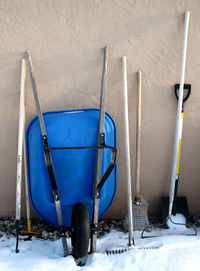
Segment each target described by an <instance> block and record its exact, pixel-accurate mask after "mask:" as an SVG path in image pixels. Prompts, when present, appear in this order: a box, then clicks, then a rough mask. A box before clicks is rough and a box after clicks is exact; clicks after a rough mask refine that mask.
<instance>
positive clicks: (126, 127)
mask: <svg viewBox="0 0 200 271" xmlns="http://www.w3.org/2000/svg"><path fill="white" fill-rule="evenodd" d="M122 68H123V98H124V99H123V101H124V144H125V159H126V161H125V162H126V189H127V206H128V225H129V226H128V227H129V245H130V246H131V245H132V244H134V239H133V208H132V194H131V190H132V189H131V164H130V144H129V120H128V89H127V68H126V56H123V57H122Z"/></svg>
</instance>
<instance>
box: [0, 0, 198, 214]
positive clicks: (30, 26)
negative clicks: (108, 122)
mask: <svg viewBox="0 0 200 271" xmlns="http://www.w3.org/2000/svg"><path fill="white" fill-rule="evenodd" d="M186 10H190V11H191V21H190V30H189V43H188V54H187V67H186V77H185V82H187V83H190V84H192V95H191V98H190V99H189V100H188V102H187V104H186V106H185V118H184V127H183V148H182V156H181V176H180V187H179V194H180V195H187V199H188V203H189V207H190V210H191V213H192V214H194V213H197V212H200V203H199V193H200V157H199V156H200V93H199V90H200V82H199V74H200V49H199V48H200V23H199V18H200V1H199V0H190V1H187V0H176V1H174V0H169V1H165V0H143V1H140V0H131V1H130V0H123V1H122V0H102V1H101V0H87V1H86V0H82V1H81V0H67V1H64V0H56V1H53V0H52V1H50V0H34V1H26V0H16V1H11V0H0V97H1V98H0V127H1V129H0V172H1V174H0V216H4V215H14V213H15V189H16V185H15V183H16V153H17V134H18V112H19V86H20V66H21V59H22V57H23V56H24V51H26V50H27V49H30V50H31V52H32V58H33V64H34V68H35V76H36V80H37V84H38V91H39V96H40V101H41V105H42V109H43V111H50V110H62V109H74V108H88V107H99V96H100V84H101V72H102V62H103V51H102V48H103V47H104V46H105V45H108V46H109V47H110V56H109V63H108V89H107V96H106V110H107V112H109V113H110V114H111V115H112V116H113V118H114V119H115V122H116V125H117V144H118V157H117V173H118V189H117V194H116V198H115V201H114V203H113V205H112V207H111V208H110V210H109V212H108V213H107V217H108V216H109V217H123V216H124V215H125V213H126V187H125V156H124V134H123V127H124V126H123V103H122V97H123V96H122V66H121V57H122V56H123V55H126V56H127V59H128V90H129V114H130V115H129V116H130V140H131V142H130V143H131V164H132V182H133V193H134V182H135V139H136V107H137V76H136V75H137V71H138V70H139V69H141V70H142V71H143V93H142V157H141V189H142V194H143V196H144V198H145V199H146V200H147V202H148V203H149V213H150V214H159V213H160V210H161V196H162V195H167V194H168V191H169V183H170V172H171V164H172V152H173V141H174V132H175V121H176V110H177V102H176V99H175V96H174V93H173V86H174V84H175V83H178V82H179V80H180V70H181V56H182V41H183V30H184V12H185V11H186ZM35 115H36V110H35V105H34V100H33V95H32V90H31V86H30V78H29V76H28V77H27V83H26V117H27V119H26V125H28V123H29V122H30V120H31V119H32V118H33V117H34V116H35ZM23 192H24V190H23ZM22 202H23V208H22V209H23V214H24V210H25V204H24V197H23V201H22Z"/></svg>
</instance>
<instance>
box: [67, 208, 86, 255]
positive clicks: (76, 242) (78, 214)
mask: <svg viewBox="0 0 200 271" xmlns="http://www.w3.org/2000/svg"><path fill="white" fill-rule="evenodd" d="M71 225H72V235H71V243H72V255H73V256H74V258H75V259H78V258H82V257H84V256H85V255H86V254H87V252H88V246H89V237H90V224H89V214H88V209H87V206H86V205H85V204H84V203H77V204H75V205H74V207H73V210H72V222H71Z"/></svg>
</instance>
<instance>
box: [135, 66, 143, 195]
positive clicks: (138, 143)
mask: <svg viewBox="0 0 200 271" xmlns="http://www.w3.org/2000/svg"><path fill="white" fill-rule="evenodd" d="M141 100H142V71H139V72H138V107H137V134H136V200H139V197H140V160H141V159H140V157H141Z"/></svg>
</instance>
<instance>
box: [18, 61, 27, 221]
mask: <svg viewBox="0 0 200 271" xmlns="http://www.w3.org/2000/svg"><path fill="white" fill-rule="evenodd" d="M25 79H26V60H25V59H22V66H21V85H20V107H19V108H20V109H19V130H18V150H17V177H16V220H20V216H21V183H22V156H23V141H24V127H25V98H24V92H25Z"/></svg>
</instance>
